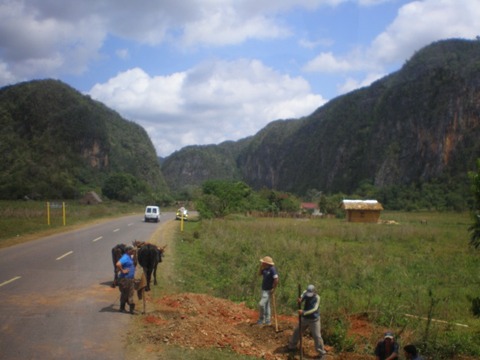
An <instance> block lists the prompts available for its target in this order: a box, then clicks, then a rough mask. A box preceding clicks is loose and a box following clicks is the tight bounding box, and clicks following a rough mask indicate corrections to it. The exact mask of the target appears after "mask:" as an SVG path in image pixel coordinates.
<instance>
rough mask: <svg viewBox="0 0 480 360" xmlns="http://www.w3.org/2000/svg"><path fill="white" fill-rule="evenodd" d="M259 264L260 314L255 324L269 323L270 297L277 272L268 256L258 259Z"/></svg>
mask: <svg viewBox="0 0 480 360" xmlns="http://www.w3.org/2000/svg"><path fill="white" fill-rule="evenodd" d="M260 262H261V265H260V270H259V271H258V274H259V275H262V276H263V281H262V298H261V299H260V302H259V303H258V305H259V308H260V311H259V313H260V316H259V318H258V321H257V324H259V325H262V324H265V325H270V323H271V322H270V318H271V310H270V297H271V295H272V294H273V292H274V291H275V288H276V287H277V285H278V273H277V269H276V268H275V266H274V265H275V264H274V262H273V260H272V258H271V257H270V256H265V257H263V258H261V259H260Z"/></svg>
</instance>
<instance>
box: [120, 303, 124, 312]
mask: <svg viewBox="0 0 480 360" xmlns="http://www.w3.org/2000/svg"><path fill="white" fill-rule="evenodd" d="M119 311H120V312H125V303H120V310H119Z"/></svg>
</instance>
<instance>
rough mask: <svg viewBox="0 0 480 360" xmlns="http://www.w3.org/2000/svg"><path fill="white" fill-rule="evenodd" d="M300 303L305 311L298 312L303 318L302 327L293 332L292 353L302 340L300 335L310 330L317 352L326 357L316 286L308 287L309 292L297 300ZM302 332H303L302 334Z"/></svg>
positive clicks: (290, 346)
mask: <svg viewBox="0 0 480 360" xmlns="http://www.w3.org/2000/svg"><path fill="white" fill-rule="evenodd" d="M297 301H298V303H299V304H301V303H302V302H303V303H304V305H303V310H298V313H299V315H301V316H302V321H301V326H302V329H300V325H299V326H297V328H296V329H295V331H294V332H293V335H292V338H291V339H290V342H289V343H288V349H289V350H290V351H292V350H295V349H296V348H297V343H298V341H299V340H300V334H304V333H305V330H306V329H307V328H309V329H310V334H311V335H312V338H313V341H314V342H315V350H317V351H318V353H319V354H320V356H323V355H325V354H326V353H327V352H326V351H325V345H324V344H323V339H322V333H321V330H322V329H321V325H320V295H318V294H317V291H316V290H315V286H314V285H308V286H307V290H306V291H304V292H303V294H302V295H301V296H300V297H299V298H298V299H297ZM300 330H301V332H300Z"/></svg>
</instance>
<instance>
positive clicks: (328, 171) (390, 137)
mask: <svg viewBox="0 0 480 360" xmlns="http://www.w3.org/2000/svg"><path fill="white" fill-rule="evenodd" d="M478 139H480V42H479V41H470V40H456V39H454V40H445V41H439V42H436V43H433V44H431V45H429V46H427V47H425V48H424V49H422V50H420V51H418V52H417V53H416V54H414V56H412V58H411V59H410V60H409V61H407V62H406V63H405V65H404V66H403V67H402V68H401V69H400V70H399V71H397V72H396V73H393V74H390V75H389V76H386V77H385V78H382V79H380V80H378V81H376V82H375V83H373V84H372V85H371V86H369V87H366V88H362V89H359V90H356V91H354V92H351V93H348V94H346V95H343V96H340V97H338V98H335V99H333V100H331V101H330V102H328V103H327V104H325V105H324V106H322V107H320V108H319V109H317V110H316V111H315V112H314V113H313V114H311V115H310V116H308V117H305V118H302V119H297V120H287V121H277V122H274V123H271V124H270V125H269V126H267V127H266V128H264V129H263V130H261V131H260V132H258V133H257V134H256V135H255V136H253V137H252V138H249V139H247V140H243V141H242V142H241V146H238V144H237V148H236V149H235V151H231V152H227V151H224V153H226V154H228V156H229V157H230V158H229V159H228V162H229V163H231V162H233V161H235V162H236V164H237V169H238V171H239V172H240V178H241V179H242V180H244V181H245V182H246V183H247V184H249V185H250V186H253V187H254V188H256V189H259V188H262V187H267V188H273V189H277V190H281V191H287V192H292V193H295V194H299V195H302V194H305V193H306V192H307V191H308V190H309V189H317V190H320V191H322V192H324V193H338V192H343V193H346V194H349V193H350V194H351V193H353V192H355V191H357V190H358V189H359V188H360V187H363V188H365V187H375V188H377V189H391V188H392V187H411V188H414V189H416V190H415V191H419V192H421V191H422V190H424V189H423V187H424V186H426V185H428V184H437V185H438V184H440V187H439V188H438V187H437V191H438V189H442V190H441V191H442V192H446V191H447V192H448V191H452V192H457V193H461V192H465V191H468V181H467V172H468V171H469V170H473V169H474V166H475V159H476V158H478V157H480V141H478ZM204 151H205V148H202V147H200V148H198V149H197V152H196V154H195V156H196V157H197V159H198V158H199V155H198V154H199V152H204ZM209 151H210V152H211V151H212V149H211V147H210V148H209ZM178 158H182V161H183V162H184V164H189V161H188V156H187V155H186V153H185V152H184V150H181V151H179V152H177V153H175V154H173V155H171V158H169V159H167V161H166V162H165V164H164V166H163V168H162V169H163V171H164V174H165V176H166V178H167V179H168V180H167V181H168V182H169V183H173V182H175V181H176V180H177V179H178V178H177V176H179V175H180V174H178V173H173V172H171V171H170V167H169V166H168V164H169V163H170V164H171V163H174V162H175V160H176V159H178ZM203 159H204V161H203V163H199V162H198V161H197V162H196V163H195V168H196V169H203V171H207V170H206V169H209V168H210V166H211V159H210V158H209V157H208V156H204V157H203ZM219 161H220V160H219V159H218V158H216V159H215V163H218V162H219ZM232 172H233V171H232ZM183 174H188V176H189V179H190V183H189V184H190V185H199V184H200V183H201V181H200V179H202V181H203V177H200V176H199V173H198V172H197V171H196V170H195V169H194V168H192V167H187V165H185V166H184V169H183ZM386 196H387V195H385V197H386ZM384 200H385V201H386V199H384Z"/></svg>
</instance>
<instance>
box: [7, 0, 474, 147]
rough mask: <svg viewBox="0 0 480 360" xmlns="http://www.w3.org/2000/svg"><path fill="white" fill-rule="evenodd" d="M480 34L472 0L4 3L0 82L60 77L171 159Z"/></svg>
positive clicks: (296, 113) (307, 108)
mask: <svg viewBox="0 0 480 360" xmlns="http://www.w3.org/2000/svg"><path fill="white" fill-rule="evenodd" d="M478 35H480V0H423V1H407V0H260V1H259V0H196V1H195V0H158V1H154V0H150V1H147V0H136V1H131V0H83V1H78V0H76V1H73V0H63V1H60V0H0V86H5V85H10V84H15V83H18V82H21V81H28V80H33V79H44V78H54V79H59V80H62V81H64V82H65V83H67V84H69V85H70V86H72V87H73V88H75V89H77V90H79V91H81V92H82V93H84V94H89V95H90V96H91V97H92V98H94V99H96V100H98V101H101V102H103V103H104V104H106V105H107V106H109V107H110V108H112V109H114V110H116V111H117V112H119V113H120V114H121V115H122V116H123V117H124V118H126V119H128V120H132V121H135V122H137V123H138V124H140V125H141V126H143V127H144V128H145V129H146V131H147V132H148V134H149V136H150V138H151V139H152V142H153V144H154V146H155V149H156V151H157V154H158V155H159V156H168V155H170V154H171V153H172V152H174V151H176V150H179V149H181V148H182V147H184V146H187V145H201V144H218V143H220V142H222V141H225V140H238V139H240V138H244V137H246V136H250V135H254V134H255V133H256V132H257V131H259V130H260V129H262V128H263V127H265V126H266V125H267V124H268V123H269V122H271V121H274V120H278V119H290V118H300V117H302V116H307V115H309V114H310V113H312V112H313V111H314V110H315V109H317V108H318V107H320V106H322V105H323V104H325V103H326V102H328V101H329V100H331V99H333V98H335V97H337V96H339V95H341V94H345V93H347V92H349V91H352V90H354V89H357V88H360V87H363V86H368V85H369V84H371V83H372V82H373V81H375V80H377V79H379V78H381V77H383V76H385V75H387V74H389V73H391V72H393V71H396V70H398V69H400V67H401V66H402V64H404V63H405V61H406V60H408V59H409V58H410V57H411V56H412V55H413V54H414V53H415V51H418V50H419V49H421V48H422V47H424V46H426V45H428V44H430V43H432V42H434V41H437V40H441V39H448V38H465V39H475V38H476V36H478Z"/></svg>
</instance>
